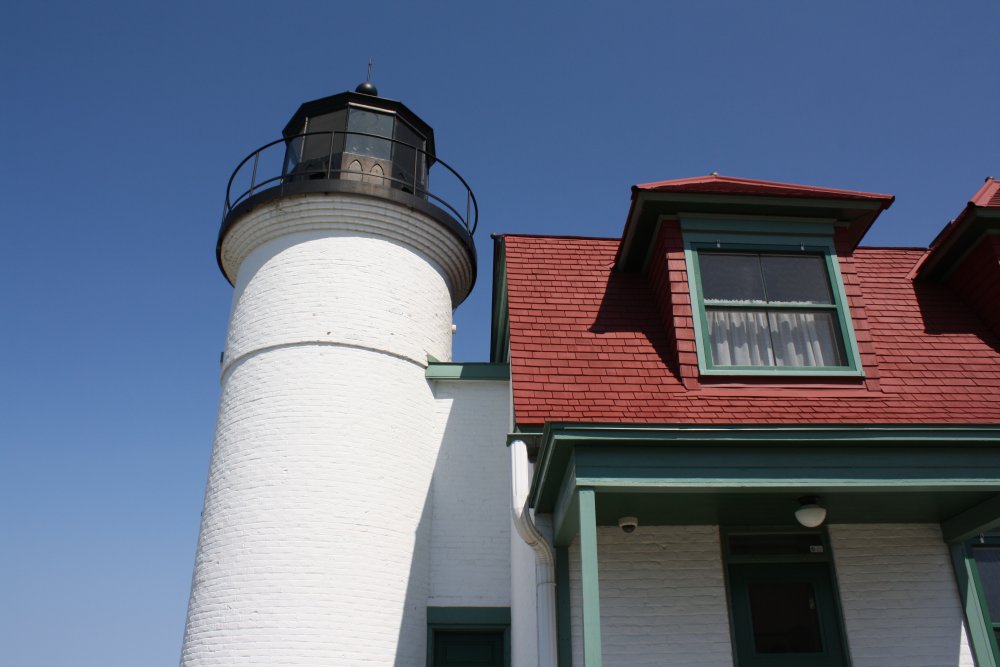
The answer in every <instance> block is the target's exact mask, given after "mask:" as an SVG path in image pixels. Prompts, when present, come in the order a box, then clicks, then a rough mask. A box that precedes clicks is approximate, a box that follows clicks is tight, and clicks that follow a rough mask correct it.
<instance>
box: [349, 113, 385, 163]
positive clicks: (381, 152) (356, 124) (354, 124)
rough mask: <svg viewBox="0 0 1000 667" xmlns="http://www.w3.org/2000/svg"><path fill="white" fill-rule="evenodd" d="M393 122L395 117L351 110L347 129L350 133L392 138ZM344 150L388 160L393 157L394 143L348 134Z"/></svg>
mask: <svg viewBox="0 0 1000 667" xmlns="http://www.w3.org/2000/svg"><path fill="white" fill-rule="evenodd" d="M392 121H393V117H392V116H390V115H388V114H384V113H374V112H372V111H364V110H362V109H351V110H350V114H349V115H348V117H347V129H348V131H350V132H366V133H368V134H377V135H378V136H380V137H389V138H392ZM344 150H346V151H347V152H348V153H354V154H355V155H370V156H372V157H374V158H378V159H380V160H388V159H389V158H390V157H391V155H392V143H391V142H389V141H386V140H385V139H376V138H375V137H366V136H359V135H357V134H348V135H347V147H346V148H345V149H344Z"/></svg>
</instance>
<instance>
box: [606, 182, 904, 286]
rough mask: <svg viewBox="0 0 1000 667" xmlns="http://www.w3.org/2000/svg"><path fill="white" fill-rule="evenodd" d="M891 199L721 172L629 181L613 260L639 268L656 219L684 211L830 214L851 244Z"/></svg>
mask: <svg viewBox="0 0 1000 667" xmlns="http://www.w3.org/2000/svg"><path fill="white" fill-rule="evenodd" d="M893 200H894V197H893V196H892V195H885V194H878V193H873V192H859V191H857V190H838V189H834V188H820V187H815V186H811V185H796V184H794V183H778V182H776V181H760V180H755V179H751V178H735V177H732V176H720V175H719V174H709V175H708V176H696V177H694V178H679V179H674V180H670V181H657V182H655V183H643V184H641V185H636V186H633V187H632V207H631V209H630V210H629V215H628V219H627V220H626V223H625V230H624V231H623V233H622V242H621V247H620V248H619V250H618V254H617V255H616V258H615V261H616V262H617V264H618V266H619V268H621V269H623V270H625V271H637V270H641V268H642V266H644V264H645V258H646V257H647V255H648V252H649V248H650V244H651V243H652V240H653V235H654V233H655V230H656V228H657V225H658V224H659V221H660V220H661V219H662V218H663V217H664V216H666V217H677V216H682V215H684V214H694V215H704V214H708V215H725V216H733V215H744V216H758V217H760V216H764V217H774V218H776V219H788V220H790V219H799V220H806V219H819V220H830V221H833V222H835V223H836V224H837V225H839V226H842V227H843V228H844V229H845V230H846V233H845V234H844V240H845V243H846V244H847V245H849V246H850V247H851V248H853V247H856V246H857V244H858V242H859V241H860V240H861V237H863V236H864V234H865V232H866V231H868V228H869V227H871V225H872V223H873V222H874V221H875V218H877V217H878V216H879V214H880V213H881V212H882V211H884V210H885V209H887V208H889V206H891V205H892V202H893Z"/></svg>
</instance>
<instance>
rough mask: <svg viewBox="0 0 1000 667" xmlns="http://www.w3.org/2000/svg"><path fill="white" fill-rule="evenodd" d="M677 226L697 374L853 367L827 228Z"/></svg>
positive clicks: (846, 371)
mask: <svg viewBox="0 0 1000 667" xmlns="http://www.w3.org/2000/svg"><path fill="white" fill-rule="evenodd" d="M681 225H682V229H683V231H684V240H685V245H686V252H687V264H688V280H689V283H690V286H691V295H692V311H693V314H694V325H695V332H696V345H697V348H698V361H699V367H700V369H701V372H702V373H704V374H707V375H764V374H786V375H799V374H817V375H853V376H857V375H861V370H860V369H861V365H860V362H859V359H858V353H857V345H856V344H855V342H854V334H853V329H852V327H851V322H850V313H849V311H848V307H847V298H846V296H845V294H844V289H843V285H842V284H841V280H840V272H839V270H838V267H837V259H836V254H835V253H834V249H833V228H832V226H830V225H823V224H808V223H807V224H806V225H805V226H798V225H794V224H783V223H771V224H767V225H765V224H763V223H762V222H761V221H748V222H747V223H745V224H743V225H735V224H733V222H732V221H726V223H725V224H721V225H720V224H718V223H716V224H714V225H713V223H712V222H711V221H709V220H697V221H689V220H683V219H682V222H681ZM736 230H738V231H736ZM779 230H780V231H782V232H787V234H785V233H782V234H775V233H774V232H775V231H779ZM762 232H763V233H762ZM768 232H770V233H768Z"/></svg>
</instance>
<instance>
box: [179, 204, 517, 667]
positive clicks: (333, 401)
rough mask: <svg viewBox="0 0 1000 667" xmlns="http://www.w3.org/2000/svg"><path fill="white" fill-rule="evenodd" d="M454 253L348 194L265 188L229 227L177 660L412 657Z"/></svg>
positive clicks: (195, 664) (379, 660)
mask: <svg viewBox="0 0 1000 667" xmlns="http://www.w3.org/2000/svg"><path fill="white" fill-rule="evenodd" d="M389 209H391V210H389ZM464 252H465V250H464V249H463V248H462V247H461V244H460V243H459V242H458V241H457V240H456V239H454V238H453V237H451V236H450V235H448V234H447V232H444V231H443V229H442V228H440V225H438V224H437V223H434V222H432V221H429V220H428V219H426V218H423V217H422V216H419V215H418V214H415V213H413V212H412V211H409V210H407V209H405V208H403V207H392V206H390V205H389V204H387V203H384V202H379V201H378V200H370V199H365V198H363V197H343V198H340V199H338V198H337V197H328V196H312V197H302V198H297V199H295V200H288V201H282V202H278V203H275V204H273V205H269V206H265V207H262V208H260V209H257V210H255V211H253V212H251V213H250V214H249V215H248V216H247V218H245V219H244V220H242V221H241V222H240V223H239V224H238V225H237V226H236V227H235V228H234V229H233V230H232V231H231V232H230V234H229V235H228V236H227V239H226V243H225V244H224V246H223V261H224V263H225V264H226V266H227V270H229V271H230V272H231V275H232V274H233V273H236V275H237V278H236V292H235V294H234V299H233V310H232V314H231V321H230V331H229V336H228V341H227V346H226V352H225V357H224V369H223V388H222V398H221V404H220V409H219V418H218V424H217V428H216V437H215V444H214V448H213V456H212V463H211V467H210V472H209V480H208V487H207V490H206V495H205V510H204V513H203V517H202V526H201V534H200V538H199V547H198V556H197V560H196V564H195V574H194V580H193V584H192V593H191V601H190V604H189V608H188V620H187V626H186V631H185V639H184V646H183V649H182V664H183V665H185V666H186V667H221V666H223V665H227V666H229V665H247V664H260V665H295V666H301V667H305V666H316V667H319V666H321V665H322V666H324V667H326V666H329V665H336V666H338V667H339V666H350V665H392V664H397V665H411V664H412V665H418V664H422V663H423V662H424V660H425V656H426V654H425V650H426V611H425V610H426V605H427V599H428V594H429V593H430V579H431V576H430V539H431V531H432V507H431V479H432V475H433V471H434V467H435V465H436V462H437V459H438V451H439V446H440V437H439V434H437V433H436V430H437V429H438V428H439V422H438V419H437V415H436V413H435V406H436V403H435V398H434V396H433V394H432V391H431V388H430V387H429V385H428V383H427V381H426V379H425V377H424V369H423V365H424V364H425V360H426V355H427V354H428V353H431V354H433V355H434V356H436V357H437V358H439V359H442V360H446V359H448V358H449V356H450V343H451V331H450V329H451V307H452V303H453V302H454V300H455V298H453V297H454V295H453V294H451V293H450V288H454V289H456V290H457V291H458V293H461V294H464V292H463V290H467V289H468V284H467V283H468V278H469V273H468V271H467V269H468V268H469V266H471V265H470V264H469V258H468V256H465V258H464V265H463V260H462V257H461V255H462V254H463V253H464ZM463 271H464V272H465V273H463ZM463 276H464V277H463ZM463 281H465V282H463ZM500 410H501V411H505V410H506V406H502V407H501V408H500Z"/></svg>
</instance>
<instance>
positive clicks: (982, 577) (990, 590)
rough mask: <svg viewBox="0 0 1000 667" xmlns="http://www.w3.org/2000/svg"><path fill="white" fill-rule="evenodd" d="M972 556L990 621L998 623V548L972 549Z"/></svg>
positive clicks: (999, 579)
mask: <svg viewBox="0 0 1000 667" xmlns="http://www.w3.org/2000/svg"><path fill="white" fill-rule="evenodd" d="M972 555H973V556H974V557H975V559H976V566H977V567H978V569H979V582H980V583H981V584H982V586H983V597H985V598H986V606H987V607H989V610H990V619H991V620H992V621H993V622H994V623H998V622H1000V547H973V549H972Z"/></svg>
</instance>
